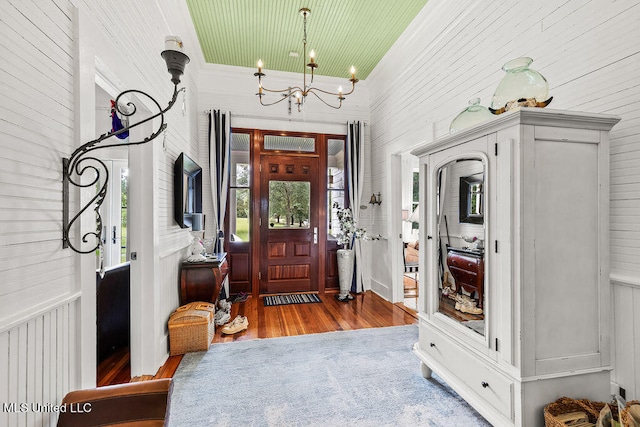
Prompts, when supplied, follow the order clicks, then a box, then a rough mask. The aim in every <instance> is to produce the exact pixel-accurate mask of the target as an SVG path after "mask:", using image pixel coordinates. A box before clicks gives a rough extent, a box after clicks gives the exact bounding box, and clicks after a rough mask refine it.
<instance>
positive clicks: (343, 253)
mask: <svg viewBox="0 0 640 427" xmlns="http://www.w3.org/2000/svg"><path fill="white" fill-rule="evenodd" d="M354 260H355V254H354V253H353V249H338V279H339V281H340V294H339V295H338V297H339V298H340V299H345V298H348V297H349V296H350V294H349V291H350V290H351V283H352V280H353V263H354Z"/></svg>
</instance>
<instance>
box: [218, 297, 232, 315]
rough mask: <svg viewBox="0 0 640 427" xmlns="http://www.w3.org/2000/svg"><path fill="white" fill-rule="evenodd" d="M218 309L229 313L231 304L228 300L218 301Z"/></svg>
mask: <svg viewBox="0 0 640 427" xmlns="http://www.w3.org/2000/svg"><path fill="white" fill-rule="evenodd" d="M218 307H219V308H220V310H222V311H226V312H227V313H229V312H230V311H231V302H229V301H227V300H226V299H221V300H220V301H218Z"/></svg>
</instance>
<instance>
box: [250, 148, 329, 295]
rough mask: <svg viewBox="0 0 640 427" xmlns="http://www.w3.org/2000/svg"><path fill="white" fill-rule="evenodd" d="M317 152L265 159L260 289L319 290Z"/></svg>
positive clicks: (265, 156) (262, 161)
mask: <svg viewBox="0 0 640 427" xmlns="http://www.w3.org/2000/svg"><path fill="white" fill-rule="evenodd" d="M318 163H319V160H318V156H309V155H293V154H291V155H280V154H265V155H262V157H261V161H260V169H261V172H260V194H261V195H262V196H261V201H260V219H259V223H260V242H261V245H260V273H259V282H260V293H261V294H267V293H282V292H308V291H317V290H318V239H319V232H320V230H319V225H320V199H321V197H320V188H319V177H318Z"/></svg>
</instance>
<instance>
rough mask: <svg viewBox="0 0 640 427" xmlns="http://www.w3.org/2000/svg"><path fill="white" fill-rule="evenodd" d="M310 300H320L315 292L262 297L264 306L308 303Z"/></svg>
mask: <svg viewBox="0 0 640 427" xmlns="http://www.w3.org/2000/svg"><path fill="white" fill-rule="evenodd" d="M312 302H322V300H321V299H320V298H319V297H318V295H316V294H287V295H270V296H266V297H264V306H265V307H270V306H273V305H287V304H309V303H312Z"/></svg>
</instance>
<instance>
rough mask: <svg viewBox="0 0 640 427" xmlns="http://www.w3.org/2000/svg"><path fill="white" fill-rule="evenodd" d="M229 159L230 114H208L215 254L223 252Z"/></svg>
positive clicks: (216, 112)
mask: <svg viewBox="0 0 640 427" xmlns="http://www.w3.org/2000/svg"><path fill="white" fill-rule="evenodd" d="M230 157H231V113H229V112H223V111H221V110H211V111H210V112H209V174H210V177H211V195H212V198H213V216H214V218H213V227H214V230H215V236H216V238H215V243H214V244H215V247H214V251H215V252H224V217H225V213H226V210H227V196H228V193H229V178H230V175H229V174H230V170H229V162H230Z"/></svg>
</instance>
